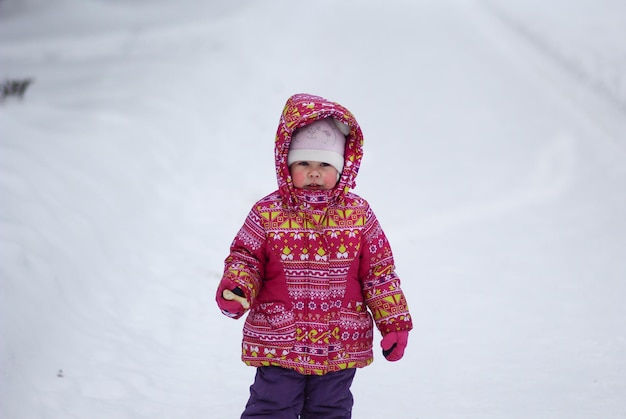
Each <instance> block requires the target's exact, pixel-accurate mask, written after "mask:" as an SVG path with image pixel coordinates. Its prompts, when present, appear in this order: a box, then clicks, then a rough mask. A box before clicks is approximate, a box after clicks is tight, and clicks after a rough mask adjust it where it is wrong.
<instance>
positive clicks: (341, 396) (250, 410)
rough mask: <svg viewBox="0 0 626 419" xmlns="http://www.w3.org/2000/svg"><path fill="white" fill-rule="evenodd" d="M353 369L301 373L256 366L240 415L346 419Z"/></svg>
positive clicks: (243, 417) (304, 418)
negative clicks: (244, 407) (312, 373)
mask: <svg viewBox="0 0 626 419" xmlns="http://www.w3.org/2000/svg"><path fill="white" fill-rule="evenodd" d="M355 372H356V369H354V368H350V369H347V370H342V371H338V372H330V373H328V374H325V375H302V374H300V373H298V372H296V371H294V370H290V369H286V368H280V367H259V368H257V372H256V377H255V378H254V384H252V385H251V386H250V399H249V400H248V403H247V404H246V410H245V411H244V412H243V414H242V415H241V419H247V418H272V419H283V418H284V419H297V418H301V419H318V418H319V419H349V418H351V417H352V404H353V398H352V393H351V392H350V386H351V385H352V380H353V379H354V374H355Z"/></svg>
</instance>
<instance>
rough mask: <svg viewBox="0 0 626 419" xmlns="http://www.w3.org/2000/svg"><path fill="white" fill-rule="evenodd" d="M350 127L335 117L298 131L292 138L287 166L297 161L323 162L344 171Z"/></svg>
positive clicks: (318, 121)
mask: <svg viewBox="0 0 626 419" xmlns="http://www.w3.org/2000/svg"><path fill="white" fill-rule="evenodd" d="M349 132H350V127H348V125H346V124H344V123H343V122H340V121H338V120H336V119H335V118H333V117H330V118H325V119H320V120H317V121H315V122H313V123H311V124H309V125H307V126H304V127H302V128H299V129H297V130H296V131H295V132H294V133H293V136H292V138H291V145H290V147H289V154H288V155H287V165H288V166H291V164H292V163H294V162H297V161H321V162H324V163H329V164H331V165H333V166H334V167H335V169H337V172H338V173H341V172H342V171H343V163H344V151H345V147H346V137H345V136H346V135H348V133H349Z"/></svg>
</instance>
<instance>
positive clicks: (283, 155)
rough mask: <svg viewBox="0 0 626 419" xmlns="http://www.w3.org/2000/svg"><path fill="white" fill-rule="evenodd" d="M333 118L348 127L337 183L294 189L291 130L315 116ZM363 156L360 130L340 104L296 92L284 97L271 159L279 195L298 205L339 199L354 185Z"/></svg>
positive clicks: (314, 118) (315, 118)
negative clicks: (327, 187)
mask: <svg viewBox="0 0 626 419" xmlns="http://www.w3.org/2000/svg"><path fill="white" fill-rule="evenodd" d="M331 116H332V117H334V118H335V119H337V120H338V121H340V122H343V123H345V124H346V125H347V126H348V127H349V130H350V132H349V134H348V135H347V136H346V148H345V152H344V165H343V172H342V173H341V177H340V178H339V182H338V183H337V185H336V186H335V187H334V188H333V189H331V190H327V191H305V190H302V189H298V190H296V188H294V186H293V181H292V179H291V175H290V174H289V166H288V165H287V155H288V154H289V146H290V144H291V137H292V135H293V133H294V131H295V130H296V129H298V128H302V127H304V126H306V125H309V124H310V123H312V122H314V121H317V120H318V119H324V118H328V117H331ZM362 157H363V133H362V132H361V127H359V124H358V123H357V121H356V118H355V117H354V115H352V113H351V112H350V111H349V110H348V109H346V108H345V107H343V106H342V105H340V104H338V103H336V102H331V101H329V100H327V99H324V98H323V97H320V96H315V95H310V94H307V93H298V94H295V95H293V96H291V97H290V98H289V99H287V103H286V104H285V107H284V109H283V112H282V114H281V117H280V123H279V124H278V130H277V131H276V141H275V147H274V159H275V163H276V177H277V180H278V190H279V192H280V194H281V196H282V197H283V198H284V199H285V200H286V201H287V202H289V203H290V204H291V205H294V206H298V205H300V204H301V203H302V201H303V200H312V201H317V202H319V201H320V200H324V201H325V200H327V199H329V200H338V199H339V200H340V199H342V198H343V196H345V194H347V193H348V191H349V190H350V189H352V188H354V187H355V186H356V175H357V173H358V172H359V167H360V166H361V159H362Z"/></svg>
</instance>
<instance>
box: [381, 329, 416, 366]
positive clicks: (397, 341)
mask: <svg viewBox="0 0 626 419" xmlns="http://www.w3.org/2000/svg"><path fill="white" fill-rule="evenodd" d="M408 341H409V332H408V330H401V331H399V332H389V333H387V334H386V335H385V336H384V337H383V340H382V341H381V342H380V346H381V347H382V348H383V355H384V356H385V358H387V361H398V360H399V359H400V358H402V356H403V355H404V350H405V349H406V345H407V343H408Z"/></svg>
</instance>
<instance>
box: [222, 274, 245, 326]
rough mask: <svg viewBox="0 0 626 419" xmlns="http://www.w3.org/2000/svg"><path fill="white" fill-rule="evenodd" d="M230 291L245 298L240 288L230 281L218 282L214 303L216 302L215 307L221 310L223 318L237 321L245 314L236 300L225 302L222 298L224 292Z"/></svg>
mask: <svg viewBox="0 0 626 419" xmlns="http://www.w3.org/2000/svg"><path fill="white" fill-rule="evenodd" d="M226 290H228V291H231V292H232V293H234V294H235V295H237V296H240V297H245V296H244V293H243V291H242V290H241V288H239V287H238V286H237V285H236V284H235V283H233V282H232V281H228V280H225V281H222V282H220V285H219V287H217V294H216V296H215V301H217V306H218V307H219V308H220V310H222V313H223V314H224V315H225V316H228V317H231V318H233V319H238V318H239V317H241V316H243V314H244V313H245V311H246V310H245V309H244V307H243V306H242V305H241V303H240V302H239V301H237V300H227V299H225V298H224V291H226Z"/></svg>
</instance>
